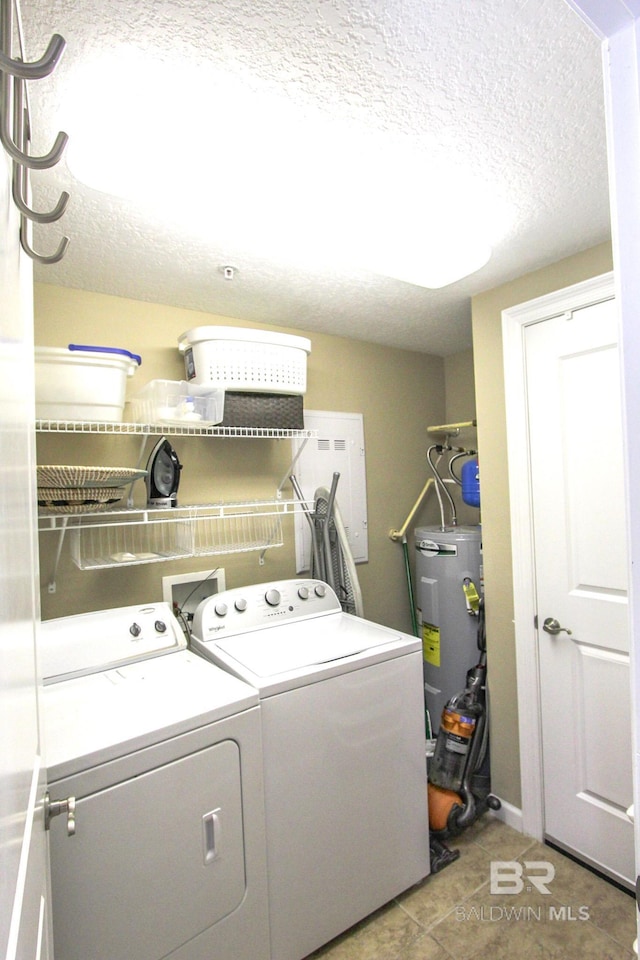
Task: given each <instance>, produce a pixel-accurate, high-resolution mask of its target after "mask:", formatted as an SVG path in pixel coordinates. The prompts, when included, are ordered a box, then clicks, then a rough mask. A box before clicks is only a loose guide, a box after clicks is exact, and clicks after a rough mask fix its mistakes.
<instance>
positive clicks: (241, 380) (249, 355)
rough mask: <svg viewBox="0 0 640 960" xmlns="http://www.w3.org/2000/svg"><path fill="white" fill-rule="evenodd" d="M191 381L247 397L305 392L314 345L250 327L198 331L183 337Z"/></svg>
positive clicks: (185, 361) (213, 328) (300, 338)
mask: <svg viewBox="0 0 640 960" xmlns="http://www.w3.org/2000/svg"><path fill="white" fill-rule="evenodd" d="M178 348H179V350H180V352H181V353H182V354H184V366H185V374H186V378H187V380H189V381H191V382H193V383H210V384H215V385H216V386H218V387H224V388H225V389H226V390H235V391H244V392H247V393H284V394H301V393H305V391H306V389H307V354H309V353H310V352H311V341H310V340H307V339H306V337H294V336H292V335H291V334H286V333H271V332H269V331H266V330H250V329H247V328H245V327H194V328H193V329H192V330H187V332H186V333H183V334H182V335H181V336H180V337H179V338H178Z"/></svg>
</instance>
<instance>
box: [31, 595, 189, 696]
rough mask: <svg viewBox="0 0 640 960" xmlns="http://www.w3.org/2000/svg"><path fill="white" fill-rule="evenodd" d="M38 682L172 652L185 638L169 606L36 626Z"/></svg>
mask: <svg viewBox="0 0 640 960" xmlns="http://www.w3.org/2000/svg"><path fill="white" fill-rule="evenodd" d="M39 633H40V651H41V658H42V671H43V675H44V683H45V684H49V683H55V682H57V681H59V680H60V679H62V678H66V679H70V678H71V677H77V676H84V675H86V674H89V673H99V672H100V671H103V670H111V669H115V668H117V667H119V666H122V665H124V664H126V663H133V662H135V661H137V660H146V659H149V658H150V657H157V656H161V655H162V654H165V653H173V652H174V651H176V650H181V649H184V648H185V647H186V645H187V644H186V639H185V636H184V634H183V632H182V628H181V627H180V624H179V623H178V621H177V620H176V618H175V616H174V614H173V612H172V610H171V607H170V606H169V604H167V603H164V602H162V601H160V602H158V603H148V604H143V605H141V606H130V607H116V608H114V609H112V610H98V611H96V612H94V613H83V614H76V615H74V616H71V617H62V618H61V619H59V620H46V621H44V622H43V623H41V624H40V626H39Z"/></svg>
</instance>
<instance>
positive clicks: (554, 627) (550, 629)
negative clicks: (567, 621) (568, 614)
mask: <svg viewBox="0 0 640 960" xmlns="http://www.w3.org/2000/svg"><path fill="white" fill-rule="evenodd" d="M542 629H543V630H544V631H545V633H550V634H551V636H552V637H557V635H558V634H559V633H567V634H568V635H569V636H571V630H567V628H566V627H561V626H560V624H559V623H558V621H557V620H556V619H555V617H547V619H546V620H545V621H544V623H543V624H542Z"/></svg>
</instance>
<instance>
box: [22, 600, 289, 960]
mask: <svg viewBox="0 0 640 960" xmlns="http://www.w3.org/2000/svg"><path fill="white" fill-rule="evenodd" d="M39 655H40V661H41V666H42V670H43V674H44V678H45V680H44V683H45V686H44V690H43V697H42V710H43V721H44V733H45V750H46V756H47V766H48V782H49V786H48V791H49V794H48V800H47V802H46V804H45V819H46V821H47V825H48V828H49V831H50V834H49V836H50V859H51V874H52V900H53V911H52V912H53V937H54V950H55V955H56V960H87V958H91V960H132V958H133V957H135V958H136V960H160V958H171V960H212V958H214V957H215V960H256V958H259V960H270V954H269V929H268V909H267V880H266V838H265V820H264V790H263V777H262V745H261V727H260V704H259V698H258V695H257V693H256V691H255V689H253V688H252V687H250V686H249V685H248V684H246V683H244V682H242V681H241V680H238V679H237V678H235V677H233V676H231V675H230V674H229V673H228V672H224V671H222V670H220V669H218V668H216V667H214V666H213V664H211V663H206V662H205V661H204V660H203V659H202V658H201V657H197V656H196V655H194V654H193V653H192V652H191V651H189V650H188V649H187V645H186V640H185V637H184V634H183V633H182V630H181V628H180V626H179V624H178V622H177V620H176V619H175V617H174V616H173V614H172V612H171V609H170V607H169V606H168V605H167V604H163V603H151V604H147V605H144V606H132V607H121V608H118V609H114V610H107V611H101V612H97V613H88V614H82V615H79V616H72V617H65V618H62V619H58V620H52V621H48V622H44V623H42V624H41V626H40V631H39Z"/></svg>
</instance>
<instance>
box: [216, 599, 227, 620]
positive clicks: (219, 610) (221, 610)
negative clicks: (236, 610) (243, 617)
mask: <svg viewBox="0 0 640 960" xmlns="http://www.w3.org/2000/svg"><path fill="white" fill-rule="evenodd" d="M213 609H214V610H215V612H216V614H217V615H218V616H219V617H226V615H227V611H228V609H229V608H228V606H227V605H226V603H222V601H220V602H219V603H216V605H215V607H214V608H213Z"/></svg>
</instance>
